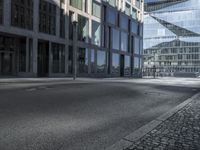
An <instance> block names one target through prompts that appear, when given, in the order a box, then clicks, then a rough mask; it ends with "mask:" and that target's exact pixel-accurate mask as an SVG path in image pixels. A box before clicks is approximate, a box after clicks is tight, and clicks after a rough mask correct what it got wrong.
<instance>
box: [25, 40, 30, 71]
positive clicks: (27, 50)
mask: <svg viewBox="0 0 200 150" xmlns="http://www.w3.org/2000/svg"><path fill="white" fill-rule="evenodd" d="M29 44H30V43H29V38H28V37H26V72H29V66H30V64H29V62H30V60H29V59H30V58H29V56H30V55H29V52H30V50H29Z"/></svg>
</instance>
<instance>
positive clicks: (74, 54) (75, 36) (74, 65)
mask: <svg viewBox="0 0 200 150" xmlns="http://www.w3.org/2000/svg"><path fill="white" fill-rule="evenodd" d="M72 24H73V80H76V77H77V25H78V21H77V17H76V14H73V17H72Z"/></svg>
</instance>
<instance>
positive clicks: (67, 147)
mask: <svg viewBox="0 0 200 150" xmlns="http://www.w3.org/2000/svg"><path fill="white" fill-rule="evenodd" d="M198 91H199V89H198V88H195V89H194V88H191V87H185V86H184V87H179V86H170V85H159V84H156V85H155V84H140V83H128V82H126V83H123V82H109V81H108V82H98V83H95V82H94V83H92V82H88V83H75V84H72V83H69V84H66V85H65V84H63V85H43V86H41V85H38V86H35V87H34V88H31V87H27V88H25V87H24V88H16V89H7V90H5V89H4V90H3V89H1V90H0V150H104V149H105V148H106V147H109V146H110V145H112V144H114V143H115V142H117V141H118V140H120V139H121V138H123V137H125V136H126V135H128V134H129V133H131V132H133V131H135V130H136V129H138V128H139V127H141V126H143V125H145V124H147V123H148V122H150V121H151V120H153V119H155V118H156V117H158V116H160V115H162V114H163V113H165V112H167V111H169V110H170V109H172V108H173V107H175V106H177V105H178V104H180V103H181V102H183V101H184V100H186V99H187V98H189V97H191V96H192V95H194V94H195V93H197V92H198Z"/></svg>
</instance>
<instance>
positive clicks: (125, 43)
mask: <svg viewBox="0 0 200 150" xmlns="http://www.w3.org/2000/svg"><path fill="white" fill-rule="evenodd" d="M121 50H122V51H126V52H127V51H128V34H127V33H126V32H121Z"/></svg>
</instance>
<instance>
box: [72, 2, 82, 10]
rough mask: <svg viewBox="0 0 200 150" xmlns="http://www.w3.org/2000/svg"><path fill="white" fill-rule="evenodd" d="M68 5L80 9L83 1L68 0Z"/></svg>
mask: <svg viewBox="0 0 200 150" xmlns="http://www.w3.org/2000/svg"><path fill="white" fill-rule="evenodd" d="M70 5H71V6H73V7H75V8H78V9H80V10H82V9H83V8H82V7H83V1H82V0H70Z"/></svg>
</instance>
